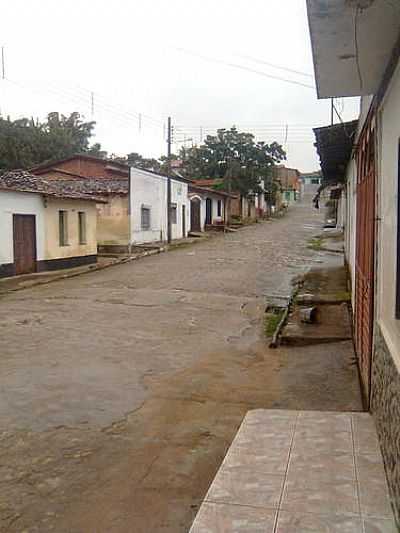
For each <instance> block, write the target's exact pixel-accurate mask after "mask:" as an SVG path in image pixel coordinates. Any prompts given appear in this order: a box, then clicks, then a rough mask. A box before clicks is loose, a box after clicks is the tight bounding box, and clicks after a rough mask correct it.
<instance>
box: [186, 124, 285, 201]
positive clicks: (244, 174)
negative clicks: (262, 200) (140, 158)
mask: <svg viewBox="0 0 400 533" xmlns="http://www.w3.org/2000/svg"><path fill="white" fill-rule="evenodd" d="M180 158H181V160H182V161H183V171H184V173H185V174H186V175H187V176H188V177H194V178H219V179H220V180H221V183H220V185H219V187H220V188H222V189H224V190H227V191H230V190H234V191H238V192H240V193H241V194H243V195H245V196H247V195H250V194H252V193H259V192H262V190H263V189H262V187H261V184H262V181H264V183H266V184H267V185H271V184H272V181H273V177H272V168H273V166H274V165H275V164H277V163H280V162H281V161H282V160H284V159H286V154H285V151H284V150H283V148H282V146H281V145H280V144H278V143H276V142H273V143H271V144H267V143H265V142H261V141H259V142H256V141H255V138H254V135H253V134H251V133H246V132H239V131H238V130H237V128H236V127H235V126H233V127H232V128H230V129H229V130H227V129H225V128H223V129H219V130H218V131H217V134H216V135H208V136H207V137H206V139H205V141H204V144H202V145H200V146H194V147H192V148H182V149H181V152H180ZM271 187H272V185H271Z"/></svg>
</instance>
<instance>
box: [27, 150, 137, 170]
mask: <svg viewBox="0 0 400 533" xmlns="http://www.w3.org/2000/svg"><path fill="white" fill-rule="evenodd" d="M73 159H84V160H87V161H100V162H102V163H106V164H108V165H112V166H117V167H119V168H121V169H124V170H126V171H129V165H128V163H122V162H121V161H116V160H115V159H105V158H103V157H98V156H95V155H90V154H85V153H83V154H74V155H71V156H69V157H65V158H63V159H53V160H49V161H45V162H44V163H40V165H36V166H34V167H32V168H31V169H30V170H31V171H34V172H36V171H39V170H44V169H47V168H54V167H56V166H57V165H59V164H60V163H65V162H66V161H71V160H73Z"/></svg>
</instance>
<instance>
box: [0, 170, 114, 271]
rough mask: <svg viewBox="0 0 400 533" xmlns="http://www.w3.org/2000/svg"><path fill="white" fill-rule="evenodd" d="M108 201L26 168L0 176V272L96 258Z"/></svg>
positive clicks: (75, 263) (49, 267) (53, 267)
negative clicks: (102, 209) (102, 207)
mask: <svg viewBox="0 0 400 533" xmlns="http://www.w3.org/2000/svg"><path fill="white" fill-rule="evenodd" d="M104 202H105V200H103V199H101V198H98V197H96V196H93V195H92V194H87V193H83V192H74V191H70V190H67V189H65V188H64V187H63V186H62V184H60V183H59V182H54V181H51V180H46V179H45V178H41V177H38V176H34V175H32V174H30V173H28V172H23V171H13V172H8V173H6V174H3V175H2V176H0V227H1V232H0V277H8V276H14V275H19V274H31V273H34V272H42V271H46V270H56V269H61V268H71V267H76V266H81V265H88V264H91V263H95V262H96V261H97V230H96V226H97V213H96V204H98V203H104Z"/></svg>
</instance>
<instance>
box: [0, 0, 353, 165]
mask: <svg viewBox="0 0 400 533" xmlns="http://www.w3.org/2000/svg"><path fill="white" fill-rule="evenodd" d="M0 45H2V46H4V49H5V74H6V80H1V79H0V109H1V113H2V114H3V116H5V115H10V116H11V117H12V118H16V117H21V116H34V117H39V118H43V117H44V116H45V115H46V114H47V113H48V112H50V111H56V110H57V111H61V112H63V113H69V112H72V111H79V112H81V113H82V114H83V115H84V116H85V118H86V119H91V118H92V112H91V92H93V93H94V115H93V119H94V120H96V121H97V126H96V141H98V142H100V143H101V144H102V145H103V147H104V148H105V149H106V150H108V151H109V152H110V153H116V154H124V153H127V152H130V151H138V152H141V153H143V154H144V155H147V156H150V155H152V156H159V155H160V154H161V153H165V150H166V146H165V140H164V138H163V135H164V128H163V124H164V123H165V121H166V117H167V116H168V115H171V116H172V117H173V122H174V124H175V125H176V136H175V138H176V140H177V141H183V140H184V139H186V140H187V142H188V143H190V142H191V141H189V140H188V139H194V141H195V142H198V140H199V138H200V132H202V133H203V135H204V134H206V133H212V132H213V130H215V128H218V127H230V126H231V125H233V124H235V125H237V126H238V127H239V128H240V129H243V130H246V131H252V132H253V133H254V134H255V135H256V137H257V138H258V139H260V140H265V141H267V142H271V141H273V140H277V141H278V142H281V143H283V142H284V141H285V136H286V131H287V139H286V147H287V152H288V164H289V165H291V166H296V167H298V168H299V169H300V170H302V171H308V170H313V169H316V168H317V167H318V161H317V157H316V154H315V149H314V147H313V135H312V129H311V128H312V127H315V126H318V125H326V124H328V123H329V121H330V103H329V101H318V100H317V98H316V93H315V90H314V89H310V88H306V87H303V86H300V85H294V84H289V83H286V82H283V81H279V80H276V79H271V78H269V77H267V76H265V75H262V74H257V73H254V72H250V71H248V70H246V69H247V68H249V69H255V70H258V71H260V72H262V73H264V74H267V75H268V76H278V77H282V78H286V79H291V80H294V81H296V82H300V83H303V84H305V85H313V83H314V82H313V78H312V77H309V76H303V75H299V74H294V73H291V72H287V71H284V70H278V69H276V68H273V67H271V66H269V65H267V64H265V63H272V64H274V65H279V66H281V67H285V68H288V69H294V70H296V71H299V72H304V73H306V74H309V75H312V73H313V67H312V57H311V48H310V41H309V34H308V26H307V16H306V8H305V0H262V1H261V0H252V1H251V2H243V1H241V2H239V1H236V2H234V1H232V0H202V2H199V1H194V0H168V1H167V0H147V1H138V0H130V1H128V0H113V1H112V2H111V1H110V0H107V1H105V0H69V1H67V0H57V1H55V0H51V1H50V0H2V2H1V5H0ZM261 62H264V63H261ZM226 63H230V64H235V65H238V66H241V67H244V68H238V67H232V66H229V65H227V64H226ZM337 105H338V106H339V107H340V110H341V112H342V116H343V118H344V119H345V120H349V119H352V118H354V117H355V116H356V114H357V111H358V101H357V100H354V99H346V100H345V101H344V102H343V101H342V102H337ZM139 114H141V115H142V124H141V128H139V119H138V115H139ZM286 125H287V126H288V128H287V130H286ZM176 148H177V147H175V149H176Z"/></svg>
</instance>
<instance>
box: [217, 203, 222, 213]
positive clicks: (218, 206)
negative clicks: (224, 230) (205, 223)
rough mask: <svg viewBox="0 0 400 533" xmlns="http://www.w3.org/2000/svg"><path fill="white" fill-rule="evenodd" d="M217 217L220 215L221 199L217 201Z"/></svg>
mask: <svg viewBox="0 0 400 533" xmlns="http://www.w3.org/2000/svg"><path fill="white" fill-rule="evenodd" d="M217 217H222V200H218V201H217Z"/></svg>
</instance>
